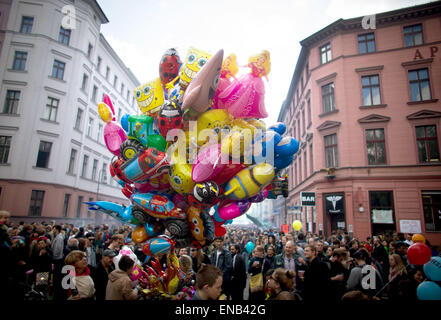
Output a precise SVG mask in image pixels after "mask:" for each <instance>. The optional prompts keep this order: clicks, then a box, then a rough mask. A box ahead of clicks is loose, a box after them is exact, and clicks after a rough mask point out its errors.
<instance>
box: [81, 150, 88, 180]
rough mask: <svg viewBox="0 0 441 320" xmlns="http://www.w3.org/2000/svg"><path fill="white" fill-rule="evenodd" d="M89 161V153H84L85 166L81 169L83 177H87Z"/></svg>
mask: <svg viewBox="0 0 441 320" xmlns="http://www.w3.org/2000/svg"><path fill="white" fill-rule="evenodd" d="M88 161H89V156H88V155H84V158H83V168H82V169H81V176H82V177H83V178H85V177H86V172H87V162H88Z"/></svg>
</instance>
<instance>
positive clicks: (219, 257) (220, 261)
mask: <svg viewBox="0 0 441 320" xmlns="http://www.w3.org/2000/svg"><path fill="white" fill-rule="evenodd" d="M214 245H215V247H216V249H215V250H214V251H213V252H212V254H211V258H210V260H211V263H212V264H214V265H215V266H216V267H218V268H219V269H220V270H221V271H222V274H223V279H222V292H223V293H224V294H225V295H226V296H228V295H230V290H231V269H232V266H233V259H232V258H231V253H230V252H229V251H228V250H225V249H224V239H223V238H222V237H217V238H216V239H215V240H214Z"/></svg>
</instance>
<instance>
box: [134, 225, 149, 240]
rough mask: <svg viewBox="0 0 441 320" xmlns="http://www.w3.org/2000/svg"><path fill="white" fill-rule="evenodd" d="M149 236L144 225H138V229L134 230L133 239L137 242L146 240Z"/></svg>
mask: <svg viewBox="0 0 441 320" xmlns="http://www.w3.org/2000/svg"><path fill="white" fill-rule="evenodd" d="M148 238H149V236H148V234H147V232H146V231H145V228H144V226H143V225H140V226H137V227H136V229H135V230H133V231H132V240H133V242H135V243H142V242H145V241H147V239H148Z"/></svg>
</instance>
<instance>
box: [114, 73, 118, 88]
mask: <svg viewBox="0 0 441 320" xmlns="http://www.w3.org/2000/svg"><path fill="white" fill-rule="evenodd" d="M117 82H118V76H116V75H115V76H114V77H113V87H114V88H116V83H117Z"/></svg>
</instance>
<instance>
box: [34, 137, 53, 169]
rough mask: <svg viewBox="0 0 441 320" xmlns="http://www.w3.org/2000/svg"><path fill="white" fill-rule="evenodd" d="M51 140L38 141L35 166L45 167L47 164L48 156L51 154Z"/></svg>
mask: <svg viewBox="0 0 441 320" xmlns="http://www.w3.org/2000/svg"><path fill="white" fill-rule="evenodd" d="M51 149H52V142H47V141H40V147H39V149H38V156H37V165H36V166H37V167H38V168H47V167H48V166H49V157H50V155H51Z"/></svg>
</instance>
